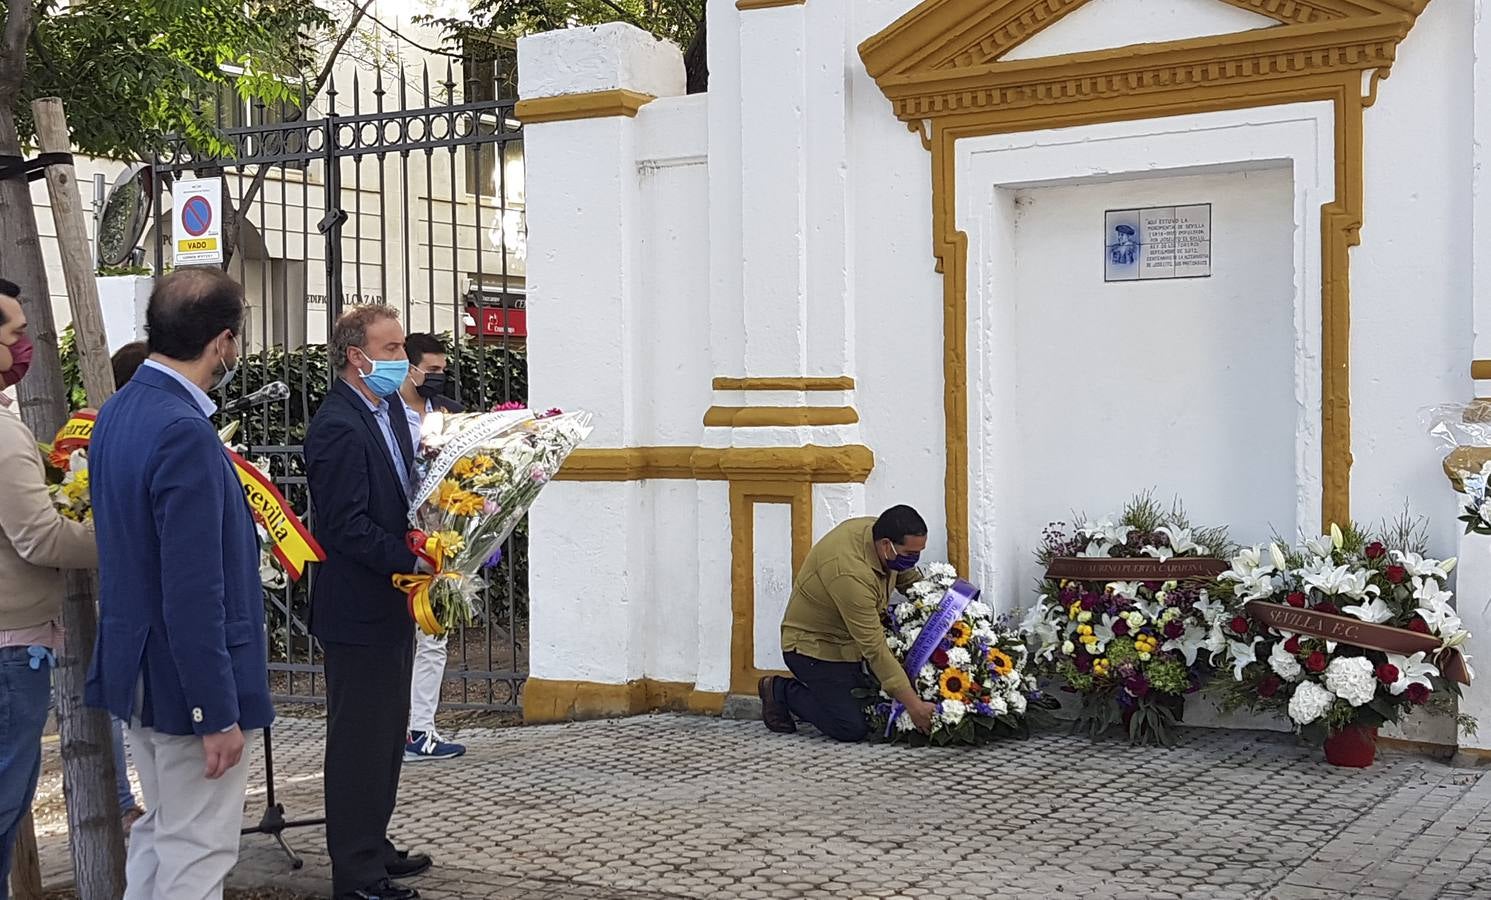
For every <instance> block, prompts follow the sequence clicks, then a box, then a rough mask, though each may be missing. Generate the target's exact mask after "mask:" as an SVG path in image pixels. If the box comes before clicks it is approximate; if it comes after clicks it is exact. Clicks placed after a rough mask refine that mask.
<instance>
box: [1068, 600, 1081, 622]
mask: <svg viewBox="0 0 1491 900" xmlns="http://www.w3.org/2000/svg"><path fill="white" fill-rule="evenodd" d="M1081 611H1082V601H1080V600H1076V601H1073V602H1072V605H1071V606H1070V607H1068V608H1067V611H1066V616H1067V618H1068V619H1075V618H1077V614H1078V613H1080V612H1081Z"/></svg>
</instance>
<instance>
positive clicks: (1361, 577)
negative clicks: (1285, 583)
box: [1301, 560, 1381, 600]
mask: <svg viewBox="0 0 1491 900" xmlns="http://www.w3.org/2000/svg"><path fill="white" fill-rule="evenodd" d="M1301 574H1302V575H1303V577H1304V582H1305V584H1306V585H1308V586H1310V587H1312V588H1315V589H1316V590H1318V591H1320V592H1321V593H1322V594H1335V595H1340V596H1343V597H1350V598H1352V599H1353V600H1365V599H1366V598H1367V597H1375V596H1377V595H1378V594H1379V593H1381V591H1380V589H1379V588H1378V587H1377V585H1375V584H1369V583H1368V581H1369V579H1370V578H1371V575H1372V573H1371V572H1369V571H1367V570H1366V569H1360V570H1357V571H1352V569H1351V567H1350V566H1332V565H1331V564H1330V562H1329V561H1327V560H1322V561H1321V562H1320V563H1318V564H1317V565H1315V566H1313V567H1311V568H1308V569H1305V570H1304V571H1303V572H1302V573H1301Z"/></svg>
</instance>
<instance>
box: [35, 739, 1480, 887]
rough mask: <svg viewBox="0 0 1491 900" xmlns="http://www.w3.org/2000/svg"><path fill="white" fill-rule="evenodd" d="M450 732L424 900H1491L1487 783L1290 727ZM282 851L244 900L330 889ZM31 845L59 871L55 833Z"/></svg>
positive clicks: (286, 790) (406, 838)
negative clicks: (897, 739)
mask: <svg viewBox="0 0 1491 900" xmlns="http://www.w3.org/2000/svg"><path fill="white" fill-rule="evenodd" d="M322 733H323V723H322V722H320V721H316V720H303V719H287V720H284V721H282V722H281V724H280V725H279V726H278V727H277V728H276V731H275V748H276V753H275V757H276V759H275V763H276V771H277V775H278V781H279V784H278V787H279V791H280V800H281V801H282V802H284V803H285V805H286V807H287V811H288V813H289V814H290V815H291V816H292V817H301V816H316V815H320V813H321V779H320V767H321V762H320V760H321V738H322ZM452 736H453V737H456V738H458V739H460V740H462V741H464V742H465V743H467V745H468V746H469V748H470V749H469V752H468V754H467V756H466V757H465V758H463V759H460V760H455V761H451V762H429V763H422V764H417V765H411V766H406V767H405V770H404V780H403V786H402V788H401V794H400V805H399V813H398V815H397V817H396V819H395V822H394V837H395V839H396V840H397V841H398V842H399V844H400V845H401V846H409V847H415V848H419V849H422V850H427V851H429V852H431V853H433V854H434V855H435V857H436V862H437V869H436V871H435V872H434V873H432V874H430V875H428V876H426V877H424V878H422V879H419V880H418V881H417V882H416V886H418V887H419V888H420V890H421V892H422V893H423V895H424V896H425V897H427V898H431V900H455V898H533V900H560V898H617V900H650V898H680V897H687V898H715V897H721V898H724V897H729V898H737V897H738V898H779V897H782V898H785V897H949V898H951V897H970V898H984V897H1116V898H1130V897H1131V898H1136V900H1141V898H1142V900H1152V898H1167V897H1211V898H1228V897H1235V898H1244V897H1260V898H1261V897H1268V898H1279V900H1310V898H1327V897H1362V898H1397V897H1401V898H1408V900H1419V898H1423V900H1427V898H1436V897H1440V898H1472V897H1483V898H1484V897H1491V777H1486V776H1484V775H1483V774H1482V770H1470V769H1457V768H1454V767H1452V766H1450V765H1449V764H1446V763H1442V762H1436V761H1433V760H1430V759H1426V758H1424V757H1420V756H1414V755H1408V754H1400V753H1386V754H1384V755H1383V756H1382V758H1380V759H1379V760H1378V763H1377V764H1376V765H1375V766H1374V767H1373V768H1371V769H1369V770H1366V771H1354V770H1346V769H1337V768H1333V767H1331V766H1328V765H1326V764H1325V763H1324V762H1323V761H1322V760H1321V758H1320V751H1319V750H1318V749H1315V748H1311V747H1304V746H1297V745H1296V744H1295V742H1294V739H1293V738H1292V737H1289V736H1287V735H1276V734H1265V733H1257V732H1226V731H1211V730H1204V729H1194V730H1189V731H1188V732H1187V733H1186V734H1185V737H1184V739H1183V741H1182V743H1181V745H1180V746H1178V747H1176V748H1174V749H1171V750H1163V749H1153V748H1149V749H1140V748H1130V747H1128V746H1127V745H1126V744H1123V743H1121V742H1119V741H1116V740H1115V741H1109V742H1105V743H1099V744H1093V743H1091V742H1089V741H1088V740H1087V739H1086V738H1079V737H1073V736H1069V735H1067V734H1065V733H1064V732H1054V733H1046V734H1039V735H1036V736H1035V737H1033V738H1031V739H1030V740H1028V741H1012V742H1009V743H1002V744H996V745H994V746H991V747H986V748H982V749H978V750H954V751H947V750H942V751H938V750H911V749H906V748H887V747H882V746H872V745H861V746H839V745H835V744H831V743H829V742H827V741H825V740H823V739H821V738H818V737H817V736H809V735H808V734H800V735H796V736H791V737H783V736H777V735H771V734H769V733H767V732H766V731H765V730H764V729H763V728H762V727H761V726H760V725H759V724H758V723H753V722H735V721H723V720H718V719H708V718H691V717H671V716H658V717H648V718H638V719H629V720H623V721H615V722H591V723H584V724H576V725H564V726H552V727H543V728H514V729H467V730H465V731H462V732H460V733H458V734H455V735H452ZM255 767H256V770H255V774H254V776H253V781H252V782H251V783H252V784H259V785H262V754H259V755H258V756H257V757H256V760H255ZM1487 771H1491V770H1487ZM263 803H264V795H263V789H262V787H260V788H256V789H255V790H254V794H253V795H252V796H251V797H250V798H249V804H248V811H247V815H248V821H249V822H256V821H257V820H258V817H259V814H260V812H261V811H262V807H263ZM289 837H290V840H291V842H292V844H294V846H295V847H296V848H297V849H298V850H300V851H301V852H302V853H303V854H304V855H305V858H306V866H305V868H304V869H302V870H300V871H293V870H291V869H290V867H289V865H288V864H287V862H286V859H285V857H284V856H283V855H282V854H281V853H280V852H279V850H278V849H277V848H276V847H275V845H274V843H273V841H272V840H271V839H269V838H267V837H262V836H251V837H247V838H245V839H244V845H243V857H242V861H241V863H240V865H239V867H238V869H237V870H236V871H235V873H234V876H233V883H236V884H240V885H278V886H283V887H294V888H298V889H301V890H304V891H305V892H306V893H308V894H324V893H325V892H326V891H327V889H328V886H329V876H328V872H329V870H328V864H327V858H326V847H325V842H324V840H323V838H322V832H321V829H320V828H308V829H303V830H297V831H294V832H291V833H289ZM43 848H44V850H43V855H44V858H45V859H47V861H48V862H49V866H48V868H49V870H50V871H52V872H54V873H55V872H56V871H57V870H58V869H59V868H63V869H65V866H66V862H65V854H66V847H65V838H64V837H63V836H61V835H58V834H56V833H55V832H54V833H52V834H51V835H50V836H48V837H44V838H43Z"/></svg>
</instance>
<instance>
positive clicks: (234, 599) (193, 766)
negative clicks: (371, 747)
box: [87, 268, 274, 900]
mask: <svg viewBox="0 0 1491 900" xmlns="http://www.w3.org/2000/svg"><path fill="white" fill-rule="evenodd" d="M242 323H243V289H242V288H241V287H239V286H238V285H237V284H236V283H234V282H233V281H232V280H231V279H230V278H228V276H227V275H225V274H223V273H222V272H221V271H219V270H217V269H206V268H201V269H199V268H187V269H178V270H176V271H175V272H173V273H171V274H170V275H167V276H166V277H164V278H162V279H161V280H160V282H159V283H158V284H157V285H156V288H155V291H154V292H153V293H152V294H151V296H150V304H149V306H148V308H147V311H146V328H147V330H148V332H149V350H150V357H149V359H147V360H146V361H145V363H144V364H143V365H141V367H140V369H139V370H138V371H137V372H136V374H135V376H134V378H133V379H131V380H130V382H129V383H128V384H126V385H125V386H124V388H123V389H122V390H120V391H119V393H118V394H116V395H114V397H113V398H112V399H110V400H109V402H107V403H105V404H104V406H103V409H102V410H100V411H99V414H98V421H97V423H96V425H95V427H94V430H93V439H92V444H91V446H90V448H89V453H88V468H89V477H90V483H91V489H92V499H93V519H94V526H95V528H96V530H97V535H98V549H99V576H100V592H99V628H98V643H97V646H96V648H95V650H94V655H93V666H92V669H91V671H90V672H89V673H88V691H87V699H88V702H89V703H90V704H93V705H97V706H104V707H107V708H108V710H109V712H111V713H113V714H114V715H115V716H117V717H118V718H120V719H122V720H124V721H125V722H127V723H129V728H128V734H129V740H130V746H131V748H132V750H133V755H134V760H135V766H136V768H137V770H138V771H139V774H140V785H141V787H142V788H143V789H144V793H145V802H146V805H147V806H148V807H149V812H148V813H146V814H145V816H144V817H143V818H141V819H140V820H139V821H138V822H136V823H135V825H134V828H133V829H132V830H131V833H130V846H129V862H128V866H127V869H126V877H127V881H128V887H127V889H126V891H125V898H126V900H145V898H183V900H187V898H190V900H201V898H204V897H211V898H219V897H221V896H222V890H223V879H224V878H225V877H227V874H228V872H229V870H230V869H232V868H233V865H234V863H236V862H237V860H238V835H239V829H240V828H241V827H242V820H243V796H244V788H245V786H246V784H247V780H248V766H247V765H246V764H243V763H242V757H243V752H244V744H245V737H244V735H245V733H254V732H257V731H258V730H259V729H262V728H265V727H268V726H269V724H270V723H271V722H272V721H273V720H274V707H273V706H272V704H271V703H270V699H269V675H268V671H267V666H266V660H267V651H266V646H265V635H264V594H263V588H262V587H261V585H260V582H259V539H258V534H257V533H256V531H255V529H254V522H253V518H252V516H251V514H250V513H249V509H248V504H247V503H246V502H245V501H244V496H243V487H242V485H241V484H240V482H239V480H238V476H237V474H236V472H235V471H234V468H233V464H232V462H231V461H230V460H229V459H228V456H227V453H226V452H225V451H224V449H223V445H222V441H220V440H219V439H218V435H217V431H216V429H214V428H213V426H212V423H211V421H210V420H209V418H208V417H209V416H211V415H212V414H213V413H214V412H215V411H216V405H215V404H214V403H213V402H212V399H211V398H210V397H209V396H208V394H209V392H211V391H214V390H217V389H219V388H221V387H222V386H223V385H225V384H227V382H228V380H229V379H230V378H231V377H232V376H233V372H234V369H235V368H236V367H237V365H238V359H239V353H240V348H239V345H238V333H239V329H240V328H241V326H242Z"/></svg>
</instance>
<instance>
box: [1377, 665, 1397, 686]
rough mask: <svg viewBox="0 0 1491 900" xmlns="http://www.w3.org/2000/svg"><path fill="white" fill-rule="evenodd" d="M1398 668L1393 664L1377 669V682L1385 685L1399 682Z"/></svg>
mask: <svg viewBox="0 0 1491 900" xmlns="http://www.w3.org/2000/svg"><path fill="white" fill-rule="evenodd" d="M1399 674H1400V673H1399V672H1398V667H1397V666H1395V665H1393V664H1392V663H1383V664H1382V665H1380V666H1378V667H1377V680H1378V681H1380V682H1382V683H1383V684H1393V683H1395V682H1396V681H1397V680H1398V676H1399Z"/></svg>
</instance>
